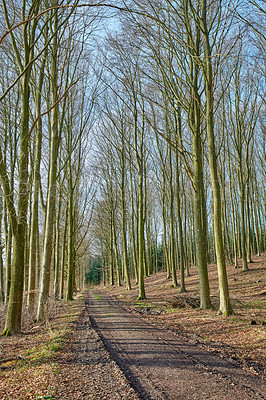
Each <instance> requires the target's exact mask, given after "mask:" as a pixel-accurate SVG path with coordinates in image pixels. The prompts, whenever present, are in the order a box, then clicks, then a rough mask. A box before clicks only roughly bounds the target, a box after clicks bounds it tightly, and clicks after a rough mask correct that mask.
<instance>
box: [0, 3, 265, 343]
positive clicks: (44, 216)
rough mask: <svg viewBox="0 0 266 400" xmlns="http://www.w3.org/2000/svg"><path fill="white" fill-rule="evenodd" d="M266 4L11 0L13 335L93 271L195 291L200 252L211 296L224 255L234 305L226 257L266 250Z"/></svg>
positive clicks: (8, 266)
mask: <svg viewBox="0 0 266 400" xmlns="http://www.w3.org/2000/svg"><path fill="white" fill-rule="evenodd" d="M263 3H264V2H263V1H259V0H236V1H227V0H215V1H209V0H202V1H198V0H192V1H191V0H178V1H174V2H173V1H168V0H144V1H138V0H132V1H126V0H124V1H123V0H121V1H119V0H118V1H115V0H114V1H112V0H110V2H105V1H94V0H91V1H89V2H87V3H86V2H81V1H79V0H70V1H66V0H53V1H52V0H51V1H49V0H45V1H39V0H32V1H30V0H22V1H18V0H14V1H7V0H3V1H2V5H1V11H0V30H1V32H0V37H1V39H0V44H1V47H0V52H1V65H0V68H1V76H0V85H1V96H0V99H1V103H0V143H1V146H0V177H1V185H0V233H1V234H0V240H1V244H0V300H1V302H2V304H3V305H5V307H6V320H5V327H4V330H3V332H2V335H12V334H17V333H20V332H21V320H22V311H23V309H28V310H29V312H30V315H31V318H32V319H35V320H36V321H43V320H44V319H45V318H46V315H47V309H48V304H49V298H54V299H55V300H59V299H66V300H67V301H69V300H72V299H73V293H74V292H76V291H77V290H78V289H83V288H84V287H85V285H86V284H87V283H88V282H90V283H99V282H100V281H101V282H103V283H104V284H110V285H118V286H121V285H122V284H123V283H125V288H126V290H130V289H131V287H132V285H134V284H137V285H138V298H139V299H145V298H146V292H145V277H148V276H150V275H152V274H154V273H157V272H158V271H164V272H165V274H166V276H167V278H168V279H169V285H170V284H172V285H173V287H177V291H181V292H185V291H186V277H187V276H189V274H190V269H191V268H194V267H195V266H196V267H197V271H198V279H199V296H200V308H201V309H209V308H211V307H212V303H211V298H210V289H209V280H208V267H207V266H208V264H210V263H211V264H216V266H217V271H218V279H219V310H220V313H221V314H223V315H226V316H227V315H230V314H232V313H233V307H232V305H231V302H230V294H229V290H230V288H229V285H228V278H227V269H226V263H230V264H234V265H235V268H239V269H240V270H239V273H241V271H243V272H245V271H248V269H249V265H250V263H252V258H253V255H260V254H262V253H263V252H265V251H266V234H265V233H266V213H265V208H266V207H265V206H266V203H265V201H266V192H265V190H266V188H265V175H266V169H265V162H266V133H265V132H266V131H265V129H266V120H265V62H266V60H265V44H266V36H265V8H264V5H265V4H264V5H263ZM177 277H178V278H177ZM179 277H180V278H179Z"/></svg>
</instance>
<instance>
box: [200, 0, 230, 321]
mask: <svg viewBox="0 0 266 400" xmlns="http://www.w3.org/2000/svg"><path fill="white" fill-rule="evenodd" d="M202 29H203V37H204V57H205V62H204V77H205V93H206V127H207V140H208V154H209V170H210V176H211V185H212V195H213V222H214V234H215V249H216V259H217V269H218V279H219V290H220V312H221V313H222V314H224V315H230V314H232V312H233V310H232V307H231V304H230V297H229V288H228V279H227V272H226V265H225V255H224V244H223V237H222V230H221V196H220V186H219V181H218V174H217V159H216V157H217V156H216V150H215V140H214V118H213V81H214V76H213V71H212V53H211V48H210V43H209V34H210V33H209V28H208V26H207V3H206V0H202Z"/></svg>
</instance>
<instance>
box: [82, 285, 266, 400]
mask: <svg viewBox="0 0 266 400" xmlns="http://www.w3.org/2000/svg"><path fill="white" fill-rule="evenodd" d="M87 309H88V312H89V314H90V317H91V321H92V324H93V326H94V327H95V329H96V330H97V332H98V334H99V335H100V337H101V338H102V340H103V342H104V344H105V347H106V348H107V349H108V350H109V351H110V353H111V354H112V356H113V357H114V358H115V360H116V361H117V363H118V364H119V366H120V368H121V369H122V370H123V372H124V373H125V375H126V376H127V378H128V379H129V380H130V382H131V384H132V386H133V387H134V389H135V390H136V392H137V393H138V394H139V395H140V397H141V398H142V399H145V400H148V399H152V400H157V399H174V400H178V399H182V400H192V399H197V400H201V399H202V400H203V399H204V400H206V399H210V400H223V399H234V400H248V399H266V383H265V381H263V380H261V379H260V378H259V377H257V376H254V375H249V374H247V373H246V372H245V371H243V370H242V369H241V368H239V367H238V366H237V365H236V364H234V363H233V362H231V361H229V360H226V359H222V358H220V357H218V356H216V355H213V354H212V353H210V352H208V351H206V350H204V349H202V348H200V347H199V346H198V345H197V344H196V343H193V342H189V341H185V340H184V339H183V338H179V337H178V336H176V335H174V334H173V333H171V332H169V331H166V330H163V329H159V328H156V327H155V326H154V325H151V324H148V323H146V322H144V321H143V320H142V319H141V318H139V317H137V316H136V315H134V314H133V313H130V312H128V311H126V310H125V309H124V308H123V307H122V306H121V305H120V303H119V301H116V300H114V299H111V298H110V297H109V296H108V295H107V294H103V293H101V294H99V293H97V292H96V291H93V292H92V291H91V292H90V294H89V300H88V304H87Z"/></svg>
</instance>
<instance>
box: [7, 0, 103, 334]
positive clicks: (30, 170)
mask: <svg viewBox="0 0 266 400" xmlns="http://www.w3.org/2000/svg"><path fill="white" fill-rule="evenodd" d="M78 3H79V2H78V1H67V2H65V1H63V2H62V1H59V0H55V1H35V0H34V1H26V0H23V1H21V2H6V1H3V2H2V9H1V15H0V18H1V31H2V39H1V71H2V73H1V88H2V96H1V105H0V110H1V111H0V126H1V128H0V140H1V148H0V176H1V182H2V185H1V204H0V209H1V212H0V226H1V253H0V278H1V279H0V282H1V300H2V301H4V302H5V303H6V304H7V315H6V324H5V328H4V331H3V335H9V334H13V333H18V332H20V330H21V312H22V305H23V302H24V304H25V305H26V306H27V307H29V310H30V312H31V314H32V315H34V317H35V318H36V319H37V320H43V319H44V318H45V317H46V315H47V305H48V298H49V294H50V293H51V286H53V293H54V297H55V299H59V298H63V296H66V299H67V300H71V299H72V296H73V290H74V289H75V287H76V285H78V284H79V280H80V279H81V276H82V275H83V272H81V270H82V271H83V261H82V259H83V255H84V254H85V252H86V248H87V246H88V244H87V241H86V240H85V239H86V234H87V231H88V226H89V221H90V218H91V205H90V203H91V201H92V197H93V189H92V178H91V177H90V175H89V171H88V170H87V167H86V162H87V153H88V150H89V134H88V133H89V131H90V128H91V125H92V123H93V118H94V116H93V104H94V101H95V96H96V94H97V88H98V85H97V80H96V79H94V76H93V74H92V72H91V71H92V65H93V63H92V51H91V50H90V47H89V46H90V44H91V41H92V36H93V33H92V32H94V31H95V30H96V27H97V26H98V23H99V11H98V12H97V9H96V10H95V9H92V8H90V7H87V8H86V10H84V9H83V11H82V12H80V13H79V12H78V9H77V6H78ZM4 32H6V33H4ZM51 272H53V275H52V279H51ZM75 272H76V276H75ZM23 294H24V296H23Z"/></svg>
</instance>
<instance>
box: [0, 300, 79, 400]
mask: <svg viewBox="0 0 266 400" xmlns="http://www.w3.org/2000/svg"><path fill="white" fill-rule="evenodd" d="M83 307H84V302H83V300H82V298H81V297H80V296H77V298H76V299H75V301H73V302H71V303H70V304H68V303H66V302H63V301H62V302H52V301H51V302H50V305H49V316H47V319H46V321H45V322H43V323H41V324H40V323H35V324H34V323H33V322H32V323H29V321H32V315H29V313H28V312H27V311H24V313H23V333H22V334H21V335H16V336H11V337H1V338H0V345H1V347H0V350H1V353H0V373H1V376H0V398H1V399H2V400H5V399H9V400H10V399H12V400H15V399H21V400H24V399H25V400H26V399H27V400H28V399H35V400H37V399H53V398H54V397H53V393H54V392H55V390H56V386H57V383H56V376H57V374H58V364H57V360H56V358H57V354H58V352H59V351H61V350H62V349H63V348H64V346H65V345H66V343H67V338H68V334H69V333H70V331H71V330H72V329H73V327H74V325H75V321H76V320H77V318H78V316H79V315H80V313H81V311H82V308H83ZM4 313H5V310H4V309H1V313H0V318H1V319H0V323H1V326H0V328H1V329H3V325H4Z"/></svg>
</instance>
